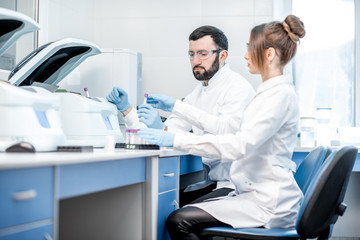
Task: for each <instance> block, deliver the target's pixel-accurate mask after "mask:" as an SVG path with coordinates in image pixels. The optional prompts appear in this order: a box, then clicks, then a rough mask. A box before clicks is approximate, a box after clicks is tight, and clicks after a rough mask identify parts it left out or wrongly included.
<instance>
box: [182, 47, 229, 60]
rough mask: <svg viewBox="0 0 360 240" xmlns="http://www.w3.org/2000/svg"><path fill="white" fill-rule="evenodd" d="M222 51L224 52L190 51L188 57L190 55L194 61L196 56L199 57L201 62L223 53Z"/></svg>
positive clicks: (217, 50) (219, 50) (218, 50)
mask: <svg viewBox="0 0 360 240" xmlns="http://www.w3.org/2000/svg"><path fill="white" fill-rule="evenodd" d="M222 50H224V49H216V50H211V51H207V50H199V51H197V52H194V51H189V52H188V55H189V58H190V59H194V58H195V55H197V57H198V58H199V59H200V60H205V59H208V58H209V57H210V56H211V55H213V54H214V53H218V52H221V51H222Z"/></svg>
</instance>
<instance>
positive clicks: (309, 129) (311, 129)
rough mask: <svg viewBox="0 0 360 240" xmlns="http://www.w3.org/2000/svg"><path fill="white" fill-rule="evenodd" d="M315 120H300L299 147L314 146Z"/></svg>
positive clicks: (311, 118)
mask: <svg viewBox="0 0 360 240" xmlns="http://www.w3.org/2000/svg"><path fill="white" fill-rule="evenodd" d="M315 124H316V122H315V118H314V117H301V118H300V145H301V147H314V146H315Z"/></svg>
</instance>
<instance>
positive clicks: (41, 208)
mask: <svg viewBox="0 0 360 240" xmlns="http://www.w3.org/2000/svg"><path fill="white" fill-rule="evenodd" d="M53 179H54V172H53V168H51V167H43V168H33V169H15V170H3V171H0V213H1V218H0V231H1V229H2V228H6V227H10V226H15V225H19V224H25V223H30V222H34V221H39V220H45V219H49V218H52V217H53V209H54V206H53V205H54V204H53V202H54V189H53V185H54V182H53Z"/></svg>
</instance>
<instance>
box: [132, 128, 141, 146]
mask: <svg viewBox="0 0 360 240" xmlns="http://www.w3.org/2000/svg"><path fill="white" fill-rule="evenodd" d="M139 130H140V129H134V144H141V138H140V136H139V134H138V131H139Z"/></svg>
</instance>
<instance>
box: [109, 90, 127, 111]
mask: <svg viewBox="0 0 360 240" xmlns="http://www.w3.org/2000/svg"><path fill="white" fill-rule="evenodd" d="M106 99H107V100H108V101H109V102H111V103H113V104H115V105H116V107H117V109H118V110H119V111H125V110H127V109H128V108H129V107H130V103H129V99H128V94H127V93H126V92H125V91H124V89H122V88H119V87H114V88H113V90H112V91H111V92H110V93H109V95H107V97H106Z"/></svg>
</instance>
